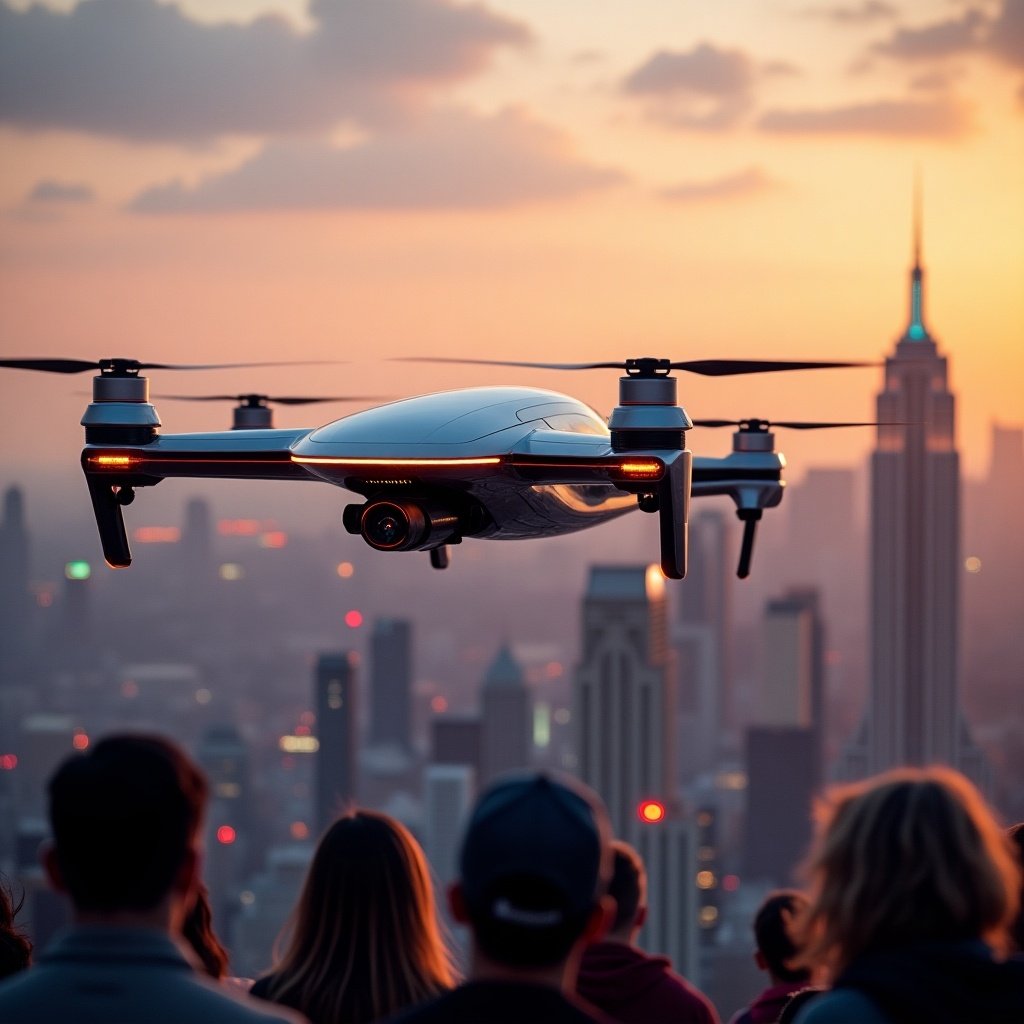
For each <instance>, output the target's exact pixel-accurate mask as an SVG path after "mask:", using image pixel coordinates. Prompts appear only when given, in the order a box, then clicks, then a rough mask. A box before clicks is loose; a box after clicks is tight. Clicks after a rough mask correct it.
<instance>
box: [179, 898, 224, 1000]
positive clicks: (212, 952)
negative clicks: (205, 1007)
mask: <svg viewBox="0 0 1024 1024" xmlns="http://www.w3.org/2000/svg"><path fill="white" fill-rule="evenodd" d="M181 935H182V938H183V939H184V940H185V941H186V942H187V943H188V944H189V946H191V947H192V949H193V951H194V952H195V954H196V956H197V957H199V960H200V962H201V963H202V965H203V970H204V971H206V973H207V974H208V975H209V976H210V977H211V978H214V979H215V980H217V981H220V979H221V978H223V977H224V975H225V974H227V971H228V954H227V950H226V949H225V948H224V947H223V946H222V945H221V943H220V939H218V938H217V934H216V932H214V930H213V914H212V913H211V911H210V894H209V892H208V891H207V889H206V885H205V884H204V883H202V882H200V883H199V886H198V888H197V890H196V896H195V900H194V901H193V902H192V909H191V910H189V912H188V913H187V914H186V915H185V920H184V921H183V922H182V925H181Z"/></svg>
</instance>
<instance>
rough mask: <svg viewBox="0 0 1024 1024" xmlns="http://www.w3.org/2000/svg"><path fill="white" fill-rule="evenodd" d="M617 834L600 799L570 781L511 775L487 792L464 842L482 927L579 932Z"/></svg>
mask: <svg viewBox="0 0 1024 1024" xmlns="http://www.w3.org/2000/svg"><path fill="white" fill-rule="evenodd" d="M610 842H611V830H610V826H609V824H608V815H607V812H606V811H605V809H604V805H603V804H602V803H601V801H600V799H599V798H598V797H597V795H596V794H595V793H593V792H592V791H591V790H589V789H587V788H586V787H585V786H583V785H582V784H580V783H578V782H576V781H575V780H574V779H570V778H568V777H564V776H555V775H551V774H538V773H528V774H516V775H512V776H506V777H505V778H503V779H501V780H499V781H498V782H496V783H495V784H494V785H493V786H491V788H490V789H488V790H487V791H486V792H484V793H483V795H482V796H481V797H480V799H479V800H478V801H477V804H476V807H475V808H474V810H473V813H472V815H471V816H470V820H469V824H468V825H467V828H466V834H465V838H464V839H463V844H462V854H461V861H460V873H461V881H462V891H463V895H464V897H465V901H466V906H467V908H468V909H469V912H470V915H471V917H472V918H473V920H474V922H475V923H477V924H481V923H486V922H491V923H493V924H494V925H498V926H504V927H507V928H509V929H513V930H515V931H517V932H522V933H527V934H528V933H543V932H546V931H549V930H557V929H562V928H564V927H566V926H569V927H570V928H572V927H574V926H575V922H576V921H578V920H579V921H582V920H584V919H585V918H586V917H587V915H588V914H589V912H590V911H591V910H592V909H593V907H594V906H595V904H596V903H597V901H598V900H599V898H600V897H601V896H602V895H603V894H604V892H605V889H606V887H607V882H608V878H609V875H610V873H611V847H610Z"/></svg>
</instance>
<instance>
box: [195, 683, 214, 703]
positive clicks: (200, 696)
mask: <svg viewBox="0 0 1024 1024" xmlns="http://www.w3.org/2000/svg"><path fill="white" fill-rule="evenodd" d="M211 700H213V694H212V693H211V692H210V691H209V690H208V689H206V687H205V686H204V687H201V688H200V689H198V690H196V703H197V704H209V703H210V701H211Z"/></svg>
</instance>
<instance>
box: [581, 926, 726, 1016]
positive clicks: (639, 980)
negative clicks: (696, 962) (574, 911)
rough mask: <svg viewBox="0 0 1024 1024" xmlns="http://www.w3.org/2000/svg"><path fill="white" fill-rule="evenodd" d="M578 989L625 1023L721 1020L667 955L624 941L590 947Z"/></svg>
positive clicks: (595, 1003) (586, 951)
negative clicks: (676, 969)
mask: <svg viewBox="0 0 1024 1024" xmlns="http://www.w3.org/2000/svg"><path fill="white" fill-rule="evenodd" d="M577 991H578V992H579V994H580V995H581V996H582V997H583V998H584V999H586V1000H587V1001H588V1002H590V1003H593V1004H594V1005H595V1006H598V1007H600V1008H601V1009H602V1010H604V1012H605V1013H607V1014H608V1015H609V1016H610V1017H614V1018H615V1019H616V1020H618V1021H622V1022H623V1024H718V1014H717V1013H716V1012H715V1008H714V1007H713V1006H712V1005H711V1003H710V1002H709V1001H708V999H707V997H706V996H704V995H703V994H702V993H700V992H698V991H697V989H695V988H694V987H693V986H692V985H691V984H690V983H689V982H688V981H687V980H686V979H685V978H683V977H681V976H680V975H678V974H676V973H675V972H674V971H673V970H672V967H671V964H670V962H669V961H668V960H667V959H666V958H665V957H663V956H648V955H647V954H646V953H644V952H643V951H642V950H639V949H636V948H635V947H634V946H630V945H627V944H626V943H624V942H597V943H594V945H592V946H588V947H587V948H586V950H585V951H584V953H583V963H582V964H581V965H580V973H579V980H578V982H577Z"/></svg>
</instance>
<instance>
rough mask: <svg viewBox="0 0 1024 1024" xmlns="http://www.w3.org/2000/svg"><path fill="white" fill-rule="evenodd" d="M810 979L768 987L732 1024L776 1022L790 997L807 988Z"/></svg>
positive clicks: (784, 982)
mask: <svg viewBox="0 0 1024 1024" xmlns="http://www.w3.org/2000/svg"><path fill="white" fill-rule="evenodd" d="M809 984H810V982H809V981H806V980H804V981H780V982H779V983H778V984H776V985H772V986H771V987H770V988H766V989H765V990H764V991H763V992H762V993H761V994H760V995H759V996H758V997H757V998H756V999H755V1000H754V1001H753V1002H752V1003H751V1004H750V1005H749V1006H748V1007H747V1008H746V1009H745V1010H740V1012H739V1013H737V1014H736V1016H735V1017H733V1019H732V1021H730V1024H775V1022H776V1021H777V1020H778V1019H779V1014H781V1013H782V1011H783V1009H784V1007H785V1005H786V1003H788V1002H789V997H790V996H791V995H792V994H793V993H794V992H799V991H801V990H802V989H805V988H807V986H808V985H809Z"/></svg>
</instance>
